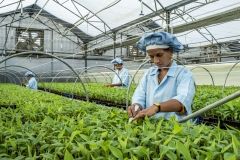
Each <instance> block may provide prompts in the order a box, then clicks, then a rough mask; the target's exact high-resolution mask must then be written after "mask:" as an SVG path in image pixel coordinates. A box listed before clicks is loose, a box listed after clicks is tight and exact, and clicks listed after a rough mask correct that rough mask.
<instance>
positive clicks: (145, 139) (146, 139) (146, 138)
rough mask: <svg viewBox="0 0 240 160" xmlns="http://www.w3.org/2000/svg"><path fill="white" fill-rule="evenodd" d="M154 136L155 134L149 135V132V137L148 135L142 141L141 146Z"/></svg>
mask: <svg viewBox="0 0 240 160" xmlns="http://www.w3.org/2000/svg"><path fill="white" fill-rule="evenodd" d="M154 136H156V133H151V132H150V131H149V135H148V136H147V137H145V138H143V139H142V141H141V144H142V143H144V142H146V141H149V139H151V138H152V137H154Z"/></svg>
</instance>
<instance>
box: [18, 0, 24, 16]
mask: <svg viewBox="0 0 240 160" xmlns="http://www.w3.org/2000/svg"><path fill="white" fill-rule="evenodd" d="M19 17H20V18H23V17H24V15H23V4H22V1H21V14H20V16H19Z"/></svg>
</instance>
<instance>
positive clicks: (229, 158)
mask: <svg viewBox="0 0 240 160" xmlns="http://www.w3.org/2000/svg"><path fill="white" fill-rule="evenodd" d="M223 157H224V160H236V155H235V154H232V153H225V154H224V156H223Z"/></svg>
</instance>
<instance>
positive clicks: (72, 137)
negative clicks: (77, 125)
mask: <svg viewBox="0 0 240 160" xmlns="http://www.w3.org/2000/svg"><path fill="white" fill-rule="evenodd" d="M81 132H82V131H74V132H72V135H71V138H70V142H72V140H73V139H74V137H75V136H76V135H78V134H80V133H81ZM80 136H81V135H80ZM84 136H85V135H84ZM81 137H82V136H81ZM83 139H84V138H83Z"/></svg>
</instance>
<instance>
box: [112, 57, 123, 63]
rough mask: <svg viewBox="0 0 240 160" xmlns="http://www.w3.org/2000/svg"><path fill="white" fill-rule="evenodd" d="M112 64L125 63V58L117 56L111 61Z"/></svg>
mask: <svg viewBox="0 0 240 160" xmlns="http://www.w3.org/2000/svg"><path fill="white" fill-rule="evenodd" d="M111 63H112V64H116V63H117V64H123V60H121V59H120V58H115V59H114V60H112V61H111Z"/></svg>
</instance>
